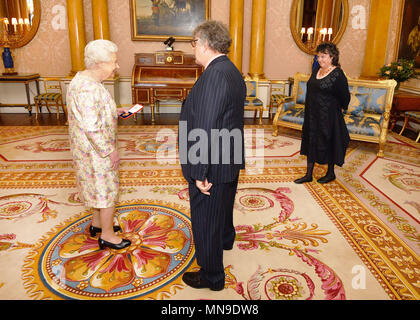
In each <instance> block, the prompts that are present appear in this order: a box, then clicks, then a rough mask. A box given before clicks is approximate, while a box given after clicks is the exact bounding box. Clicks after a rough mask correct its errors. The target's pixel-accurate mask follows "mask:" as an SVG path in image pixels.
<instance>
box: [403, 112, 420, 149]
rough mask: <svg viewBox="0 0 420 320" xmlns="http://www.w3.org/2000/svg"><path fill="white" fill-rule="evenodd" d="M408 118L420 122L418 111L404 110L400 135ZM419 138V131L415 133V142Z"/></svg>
mask: <svg viewBox="0 0 420 320" xmlns="http://www.w3.org/2000/svg"><path fill="white" fill-rule="evenodd" d="M409 120H412V121H415V122H417V123H420V111H406V112H404V125H403V127H402V129H401V131H400V135H401V134H402V133H403V132H404V130H405V128H406V127H407V125H408V121H409ZM419 138H420V131H419V133H418V135H417V139H416V142H419Z"/></svg>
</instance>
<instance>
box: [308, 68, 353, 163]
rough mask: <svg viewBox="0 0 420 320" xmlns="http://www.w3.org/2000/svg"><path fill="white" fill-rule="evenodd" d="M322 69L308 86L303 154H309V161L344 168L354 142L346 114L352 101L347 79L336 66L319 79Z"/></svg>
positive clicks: (316, 71) (313, 74)
mask: <svg viewBox="0 0 420 320" xmlns="http://www.w3.org/2000/svg"><path fill="white" fill-rule="evenodd" d="M318 70H319V67H318V68H316V69H315V70H314V71H313V73H312V75H311V77H310V78H309V80H308V83H307V91H306V99H305V117H304V123H303V127H302V143H301V148H300V154H302V155H306V156H307V158H308V162H313V163H314V162H316V163H319V164H327V163H330V164H336V165H338V166H342V165H343V164H344V157H345V155H346V149H347V146H348V144H349V142H350V136H349V133H348V131H347V127H346V124H345V122H344V118H343V112H342V109H345V110H347V107H348V104H349V102H350V92H349V87H348V83H347V78H346V76H345V75H344V72H343V70H341V68H339V67H336V68H335V69H334V70H333V71H331V72H330V73H329V74H328V75H327V76H326V77H324V78H322V79H317V78H316V75H317V73H318Z"/></svg>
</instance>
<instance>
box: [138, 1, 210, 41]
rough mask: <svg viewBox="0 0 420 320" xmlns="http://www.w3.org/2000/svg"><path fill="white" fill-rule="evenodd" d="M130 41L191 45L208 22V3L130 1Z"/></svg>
mask: <svg viewBox="0 0 420 320" xmlns="http://www.w3.org/2000/svg"><path fill="white" fill-rule="evenodd" d="M130 17H131V39H132V40H146V41H163V40H166V39H167V38H168V37H170V36H172V37H174V38H175V40H176V41H190V40H191V39H192V32H193V31H194V29H195V27H196V26H198V25H199V24H200V23H202V22H204V21H205V20H208V19H209V18H210V0H130Z"/></svg>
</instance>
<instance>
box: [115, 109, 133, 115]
mask: <svg viewBox="0 0 420 320" xmlns="http://www.w3.org/2000/svg"><path fill="white" fill-rule="evenodd" d="M128 110H130V109H127V108H117V112H118V115H122V114H123V113H127V112H128Z"/></svg>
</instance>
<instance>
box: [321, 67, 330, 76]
mask: <svg viewBox="0 0 420 320" xmlns="http://www.w3.org/2000/svg"><path fill="white" fill-rule="evenodd" d="M332 68H333V66H329V67H328V69H327V70H326V71H323V70H322V68H320V69H319V76H320V77H324V76H325V75H326V74H328V72H330V70H331V69H332Z"/></svg>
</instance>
